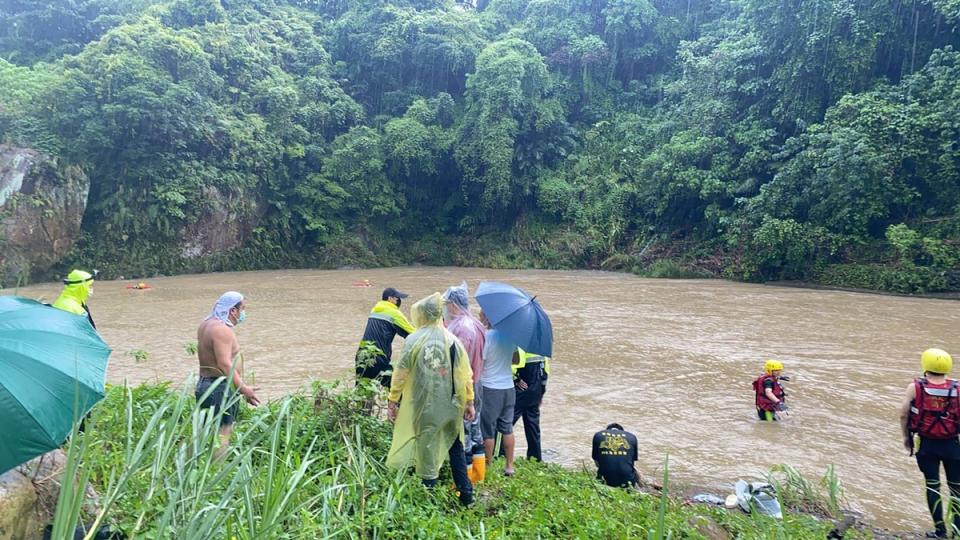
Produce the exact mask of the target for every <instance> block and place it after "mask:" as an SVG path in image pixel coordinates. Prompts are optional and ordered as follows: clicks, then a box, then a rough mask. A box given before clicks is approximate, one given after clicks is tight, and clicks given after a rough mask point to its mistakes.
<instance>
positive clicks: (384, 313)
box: [355, 287, 414, 388]
mask: <svg viewBox="0 0 960 540" xmlns="http://www.w3.org/2000/svg"><path fill="white" fill-rule="evenodd" d="M407 296H409V295H408V294H406V293H402V292H400V291H398V290H396V289H394V288H393V287H387V288H386V289H384V290H383V294H382V295H380V301H379V302H377V303H376V305H374V306H373V309H372V310H370V315H369V316H367V327H366V328H365V329H364V331H363V338H362V339H361V340H360V346H359V348H358V349H357V355H356V359H355V361H356V373H357V379H360V378H361V377H362V378H367V379H377V380H379V381H380V384H381V385H383V387H384V388H390V374H389V371H390V358H391V357H392V356H393V338H394V337H396V336H397V334H399V335H400V337H402V338H406V337H407V336H409V335H410V334H412V333H413V331H414V328H413V325H412V324H410V321H408V320H407V318H406V317H404V316H403V313H401V312H400V304H401V303H402V302H403V299H404V298H406V297H407ZM371 345H373V346H375V347H376V348H377V349H378V352H377V353H376V354H375V355H374V356H373V358H370V357H369V353H367V351H368V350H369V346H371ZM385 372H387V373H385Z"/></svg>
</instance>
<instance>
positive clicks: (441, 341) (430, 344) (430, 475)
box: [387, 293, 473, 480]
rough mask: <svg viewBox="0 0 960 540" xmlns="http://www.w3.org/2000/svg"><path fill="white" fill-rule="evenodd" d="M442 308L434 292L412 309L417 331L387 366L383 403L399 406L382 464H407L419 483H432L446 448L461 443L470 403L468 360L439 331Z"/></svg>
mask: <svg viewBox="0 0 960 540" xmlns="http://www.w3.org/2000/svg"><path fill="white" fill-rule="evenodd" d="M443 304H444V301H443V298H442V297H441V296H440V293H435V294H433V295H431V296H428V297H426V298H424V299H423V300H420V301H419V302H417V303H416V304H414V305H413V308H412V309H411V318H412V319H413V324H414V326H416V327H417V328H418V330H417V331H416V332H414V333H413V334H411V335H410V336H409V337H407V339H406V341H405V342H404V346H403V352H401V353H400V358H399V359H397V360H395V361H394V362H393V383H392V384H391V386H390V396H389V399H390V401H393V402H397V401H399V402H400V410H399V412H398V414H397V421H396V423H395V424H394V426H393V442H392V443H391V445H390V454H389V455H388V456H387V465H388V466H390V467H394V468H398V469H402V468H406V467H408V466H410V464H411V463H413V465H414V468H415V469H416V472H417V476H419V477H420V478H423V479H425V480H432V479H435V478H437V476H438V475H439V473H440V466H441V465H442V464H443V460H444V458H446V457H447V453H448V451H449V450H450V446H451V445H453V442H454V441H455V440H456V438H457V437H460V438H461V439H463V411H464V409H465V408H466V404H467V402H468V401H472V400H473V373H472V372H471V370H470V357H469V356H467V351H466V350H464V348H463V345H462V344H461V343H460V341H459V340H458V339H457V338H456V337H455V336H454V335H453V334H451V333H450V332H448V331H447V330H446V329H445V328H444V327H443ZM451 350H454V351H456V355H455V356H456V357H455V358H454V359H451V356H450V353H451Z"/></svg>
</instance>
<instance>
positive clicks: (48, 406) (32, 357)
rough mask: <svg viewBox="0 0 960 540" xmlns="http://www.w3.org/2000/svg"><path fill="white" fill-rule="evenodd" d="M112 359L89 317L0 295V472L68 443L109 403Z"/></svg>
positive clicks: (25, 299) (31, 301)
mask: <svg viewBox="0 0 960 540" xmlns="http://www.w3.org/2000/svg"><path fill="white" fill-rule="evenodd" d="M109 356H110V347H108V346H107V344H106V343H104V342H103V340H102V339H100V336H99V335H98V334H97V332H96V330H94V329H93V327H92V326H90V323H89V322H88V321H87V318H86V317H84V316H81V315H74V314H73V313H69V312H66V311H63V310H60V309H57V308H54V307H50V306H47V305H45V304H41V303H39V302H36V301H34V300H30V299H27V298H21V297H18V296H0V434H2V435H0V473H3V472H5V471H7V470H9V469H11V468H13V467H16V466H17V465H19V464H21V463H24V462H26V461H27V460H29V459H30V458H33V457H35V456H38V455H40V454H42V453H44V452H47V451H49V450H53V449H55V448H57V447H59V446H60V445H61V444H62V443H63V441H64V439H66V438H67V435H69V434H70V431H71V429H72V428H73V423H74V422H75V421H76V420H77V419H79V418H82V417H83V416H84V414H86V412H87V411H89V410H90V408H91V407H93V405H94V404H95V403H96V402H98V401H100V400H101V399H103V392H104V377H105V375H106V370H107V358H108V357H109Z"/></svg>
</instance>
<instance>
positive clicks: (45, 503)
mask: <svg viewBox="0 0 960 540" xmlns="http://www.w3.org/2000/svg"><path fill="white" fill-rule="evenodd" d="M66 467H67V455H66V454H65V453H64V452H63V450H60V449H57V450H54V451H52V452H47V453H46V454H44V455H42V456H39V457H36V458H33V459H31V460H30V461H28V462H26V463H24V464H22V465H19V466H18V467H16V468H14V469H12V470H10V471H7V472H5V473H3V474H2V475H0V540H34V539H40V538H42V537H43V527H44V525H45V524H47V523H50V522H51V521H52V520H53V514H54V511H55V509H56V507H57V498H58V497H59V496H60V486H61V485H62V483H63V472H64V470H65V469H66ZM98 502H99V497H98V495H97V492H96V491H94V489H93V487H92V486H90V485H87V490H86V493H85V496H84V501H83V512H84V513H85V514H86V515H88V516H92V515H95V514H96V513H97V512H98V511H99V507H98Z"/></svg>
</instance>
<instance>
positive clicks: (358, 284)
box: [353, 279, 373, 287]
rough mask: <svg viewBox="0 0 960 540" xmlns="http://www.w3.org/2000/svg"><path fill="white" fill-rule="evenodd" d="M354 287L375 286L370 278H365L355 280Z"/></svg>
mask: <svg viewBox="0 0 960 540" xmlns="http://www.w3.org/2000/svg"><path fill="white" fill-rule="evenodd" d="M353 286H354V287H373V283H370V280H369V279H363V280H360V281H354V282H353Z"/></svg>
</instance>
